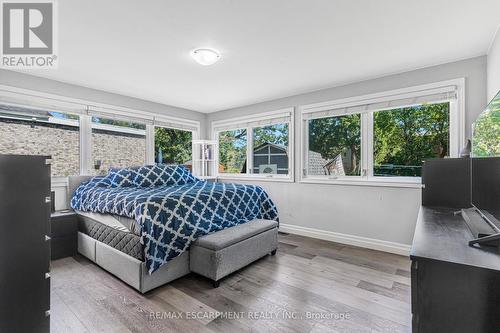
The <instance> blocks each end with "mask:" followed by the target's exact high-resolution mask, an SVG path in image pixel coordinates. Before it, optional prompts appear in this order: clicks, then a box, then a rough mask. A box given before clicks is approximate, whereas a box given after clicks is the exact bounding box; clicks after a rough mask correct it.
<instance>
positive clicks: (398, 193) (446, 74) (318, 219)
mask: <svg viewBox="0 0 500 333" xmlns="http://www.w3.org/2000/svg"><path fill="white" fill-rule="evenodd" d="M461 77H464V78H465V79H466V87H465V99H466V106H465V112H466V117H465V118H466V131H465V133H466V137H469V136H470V125H471V123H472V121H473V120H474V119H475V118H476V116H477V115H478V114H479V113H480V112H481V110H482V109H483V108H484V106H485V101H486V57H485V56H482V57H477V58H472V59H467V60H463V61H458V62H453V63H449V64H444V65H440V66H434V67H428V68H423V69H419V70H415V71H411V72H406V73H400V74H395V75H390V76H386V77H382V78H378V79H373V80H369V81H363V82H359V83H353V84H349V85H345V86H341V87H335V88H330V89H325V90H320V91H316V92H311V93H307V94H301V95H296V96H290V97H286V98H281V99H277V100H273V101H268V102H264V103H259V104H255V105H249V106H245V107H240V108H236V109H231V110H224V111H220V112H216V113H212V114H209V115H208V119H207V133H209V132H210V126H211V121H213V120H220V119H228V118H232V117H238V116H243V115H248V114H252V113H259V112H265V111H272V110H277V109H281V108H284V107H291V106H294V107H297V106H300V105H303V104H309V103H316V102H323V101H328V100H333V99H339V98H345V97H352V96H358V95H364V94H370V93H376V92H381V91H387V90H393V89H398V88H403V87H410V86H415V85H420V84H426V83H432V82H437V81H444V80H449V79H455V78H461ZM263 79H265V78H263ZM298 117H299V115H298V113H296V117H295V123H296V124H298V123H299V120H298ZM299 134H300V128H299V126H296V133H295V147H296V152H295V156H296V158H297V157H298V156H300V154H299V151H298V149H299ZM298 168H299V165H298V163H297V160H296V162H295V170H296V174H298V172H300V170H298ZM248 183H250V181H248ZM254 183H255V182H254ZM256 183H258V184H260V185H262V186H263V187H264V188H265V189H266V190H267V191H268V192H269V194H270V196H271V197H272V199H273V200H274V201H275V202H276V203H277V206H278V209H279V212H280V218H281V223H282V224H284V225H287V226H288V227H291V228H294V229H296V231H297V230H298V231H300V232H305V233H309V234H311V235H312V234H316V235H317V236H324V238H330V239H338V240H341V239H344V240H345V235H350V236H353V237H349V236H347V238H351V240H353V241H354V242H357V243H360V242H361V243H362V242H364V241H366V240H365V239H361V240H360V238H359V237H365V238H368V239H369V240H368V241H370V240H371V241H373V245H374V246H375V247H377V246H378V245H380V246H379V248H386V249H387V248H388V246H389V247H391V246H392V245H393V246H394V247H395V248H399V249H405V248H406V249H407V248H408V246H407V245H408V244H411V241H412V238H413V232H414V228H415V221H416V217H417V213H418V208H419V206H420V198H421V190H420V189H418V188H392V187H373V186H354V185H352V186H345V185H317V184H299V183H277V182H265V181H258V182H256ZM304 228H312V229H316V230H308V229H304ZM318 230H319V231H318ZM387 242H389V243H387ZM405 244H406V246H405Z"/></svg>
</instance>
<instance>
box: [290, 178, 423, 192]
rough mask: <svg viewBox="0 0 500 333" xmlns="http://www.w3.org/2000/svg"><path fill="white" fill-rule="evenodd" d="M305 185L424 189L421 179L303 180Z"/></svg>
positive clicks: (301, 181)
mask: <svg viewBox="0 0 500 333" xmlns="http://www.w3.org/2000/svg"><path fill="white" fill-rule="evenodd" d="M299 182H300V183H303V184H321V185H347V186H375V187H399V188H415V189H419V188H422V183H421V179H420V177H417V178H416V179H412V178H392V179H386V178H382V177H375V178H371V179H366V178H357V179H345V178H344V179H329V178H310V177H308V178H303V179H301V180H300V181H299Z"/></svg>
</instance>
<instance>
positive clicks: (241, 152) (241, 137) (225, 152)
mask: <svg viewBox="0 0 500 333" xmlns="http://www.w3.org/2000/svg"><path fill="white" fill-rule="evenodd" d="M247 146H248V145H247V130H246V129H235V130H230V131H222V132H219V164H220V165H219V172H221V173H246V172H247V170H246V169H247V167H246V157H247Z"/></svg>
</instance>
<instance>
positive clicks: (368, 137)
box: [299, 78, 465, 188]
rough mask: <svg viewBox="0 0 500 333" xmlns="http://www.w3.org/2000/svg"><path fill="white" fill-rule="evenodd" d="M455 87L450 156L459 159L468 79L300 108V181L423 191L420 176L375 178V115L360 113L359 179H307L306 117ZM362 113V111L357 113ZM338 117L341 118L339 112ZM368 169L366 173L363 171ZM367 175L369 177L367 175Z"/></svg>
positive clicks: (451, 114) (327, 177)
mask: <svg viewBox="0 0 500 333" xmlns="http://www.w3.org/2000/svg"><path fill="white" fill-rule="evenodd" d="M448 86H456V92H457V96H456V99H455V100H452V101H450V156H451V157H458V156H459V154H460V146H461V145H462V144H463V142H464V139H465V78H458V79H452V80H446V81H440V82H435V83H430V84H424V85H418V86H413V87H408V88H403V89H395V90H390V91H385V92H380V93H374V94H368V95H362V96H356V97H348V98H343V99H337V100H332V101H328V102H322V103H314V104H308V105H302V106H300V108H299V110H300V161H299V165H300V172H299V182H300V183H309V184H337V185H360V186H389V187H409V188H421V187H422V185H421V177H375V176H373V157H370V156H369V155H370V154H372V153H373V112H376V111H373V110H372V111H369V112H365V113H363V112H361V113H360V114H361V170H362V173H361V175H360V176H346V177H332V176H326V175H325V176H307V175H305V168H306V165H307V161H306V158H307V156H306V153H307V147H308V142H307V141H308V133H307V131H308V126H306V123H307V120H306V119H304V115H305V114H308V113H312V112H318V111H327V110H332V109H339V108H345V107H349V106H356V105H363V104H369V103H375V102H383V101H390V100H394V97H395V96H404V97H412V96H417V95H418V92H422V91H426V90H432V89H439V88H443V87H448ZM358 113H359V112H358ZM338 115H342V113H339V114H338ZM363 170H366V171H363ZM364 173H366V174H364Z"/></svg>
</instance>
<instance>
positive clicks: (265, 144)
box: [253, 142, 288, 152]
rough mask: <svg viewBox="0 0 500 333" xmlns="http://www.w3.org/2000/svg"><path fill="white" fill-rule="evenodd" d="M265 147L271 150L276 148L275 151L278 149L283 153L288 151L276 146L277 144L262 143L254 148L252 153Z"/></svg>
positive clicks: (285, 148)
mask: <svg viewBox="0 0 500 333" xmlns="http://www.w3.org/2000/svg"><path fill="white" fill-rule="evenodd" d="M266 146H271V147H273V148H276V149H279V150H283V151H284V152H287V151H288V147H285V146H283V145H277V144H274V143H270V142H266V143H263V144H261V145H258V146H257V147H254V148H253V151H254V152H255V151H256V150H259V149H262V148H264V147H266Z"/></svg>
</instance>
